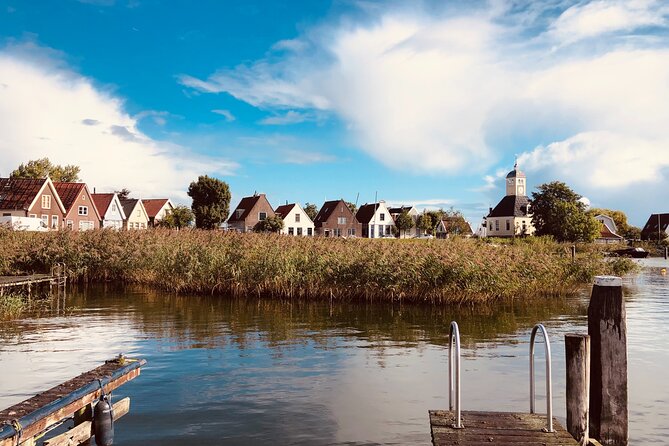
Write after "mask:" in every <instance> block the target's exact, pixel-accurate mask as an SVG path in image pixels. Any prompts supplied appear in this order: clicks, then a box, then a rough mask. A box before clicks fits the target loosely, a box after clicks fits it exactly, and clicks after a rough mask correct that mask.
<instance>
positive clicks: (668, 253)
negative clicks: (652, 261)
mask: <svg viewBox="0 0 669 446" xmlns="http://www.w3.org/2000/svg"><path fill="white" fill-rule="evenodd" d="M667 257H669V246H665V247H664V259H665V260H666V259H667Z"/></svg>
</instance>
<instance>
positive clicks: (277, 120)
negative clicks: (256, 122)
mask: <svg viewBox="0 0 669 446" xmlns="http://www.w3.org/2000/svg"><path fill="white" fill-rule="evenodd" d="M310 119H311V118H310V116H309V115H308V114H306V113H300V112H296V111H294V110H289V111H287V112H286V113H283V114H277V115H273V116H268V117H266V118H263V119H261V120H260V124H263V125H290V124H299V123H300V122H305V121H308V120H310Z"/></svg>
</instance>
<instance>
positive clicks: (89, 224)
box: [79, 221, 93, 231]
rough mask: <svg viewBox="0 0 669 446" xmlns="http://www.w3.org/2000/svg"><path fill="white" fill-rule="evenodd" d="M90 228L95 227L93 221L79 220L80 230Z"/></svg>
mask: <svg viewBox="0 0 669 446" xmlns="http://www.w3.org/2000/svg"><path fill="white" fill-rule="evenodd" d="M89 229H93V222H92V221H80V222H79V230H80V231H88V230H89Z"/></svg>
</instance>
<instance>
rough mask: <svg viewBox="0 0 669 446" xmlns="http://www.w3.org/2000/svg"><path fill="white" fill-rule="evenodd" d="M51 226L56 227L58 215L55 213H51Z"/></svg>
mask: <svg viewBox="0 0 669 446" xmlns="http://www.w3.org/2000/svg"><path fill="white" fill-rule="evenodd" d="M51 227H52V228H53V229H58V216H57V215H52V216H51Z"/></svg>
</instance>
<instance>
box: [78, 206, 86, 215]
mask: <svg viewBox="0 0 669 446" xmlns="http://www.w3.org/2000/svg"><path fill="white" fill-rule="evenodd" d="M79 215H88V206H79Z"/></svg>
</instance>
